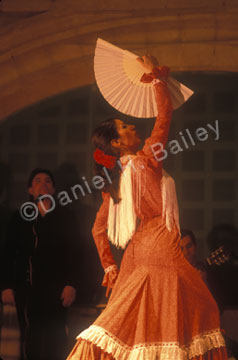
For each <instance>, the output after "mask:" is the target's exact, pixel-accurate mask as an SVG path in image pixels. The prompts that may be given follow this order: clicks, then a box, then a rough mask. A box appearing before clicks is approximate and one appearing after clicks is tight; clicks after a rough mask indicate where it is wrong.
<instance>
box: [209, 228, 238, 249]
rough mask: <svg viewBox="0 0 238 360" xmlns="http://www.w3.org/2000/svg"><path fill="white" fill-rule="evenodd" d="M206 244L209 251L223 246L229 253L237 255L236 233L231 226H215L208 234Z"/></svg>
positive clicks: (237, 233)
mask: <svg viewBox="0 0 238 360" xmlns="http://www.w3.org/2000/svg"><path fill="white" fill-rule="evenodd" d="M207 244H208V248H209V250H210V251H214V250H215V249H217V248H218V247H220V246H225V247H226V248H227V249H229V250H230V251H232V252H234V253H237V254H238V231H237V229H236V227H235V226H234V225H232V224H219V225H216V226H214V227H213V228H212V230H211V231H210V232H209V233H208V236H207Z"/></svg>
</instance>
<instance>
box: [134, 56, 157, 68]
mask: <svg viewBox="0 0 238 360" xmlns="http://www.w3.org/2000/svg"><path fill="white" fill-rule="evenodd" d="M136 60H137V61H138V62H139V63H140V64H141V65H142V66H144V68H145V69H147V70H149V71H150V72H152V70H153V69H154V68H155V67H157V66H158V65H159V63H158V61H157V59H156V58H155V57H154V56H152V55H145V56H141V57H139V58H137V59H136Z"/></svg>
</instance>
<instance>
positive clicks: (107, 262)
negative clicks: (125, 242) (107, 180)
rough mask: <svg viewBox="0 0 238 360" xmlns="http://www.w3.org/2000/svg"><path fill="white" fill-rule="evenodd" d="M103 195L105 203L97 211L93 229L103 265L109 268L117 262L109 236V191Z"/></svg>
mask: <svg viewBox="0 0 238 360" xmlns="http://www.w3.org/2000/svg"><path fill="white" fill-rule="evenodd" d="M102 196H103V203H102V205H101V207H100V209H99V211H98V213H97V216H96V220H95V222H94V225H93V229H92V234H93V238H94V241H95V244H96V247H97V250H98V254H99V257H100V260H101V264H102V267H103V268H104V270H105V269H107V268H109V266H111V265H115V264H116V262H115V260H114V258H113V255H112V252H111V248H110V244H109V240H108V236H107V219H108V209H109V200H110V195H109V194H108V193H103V194H102Z"/></svg>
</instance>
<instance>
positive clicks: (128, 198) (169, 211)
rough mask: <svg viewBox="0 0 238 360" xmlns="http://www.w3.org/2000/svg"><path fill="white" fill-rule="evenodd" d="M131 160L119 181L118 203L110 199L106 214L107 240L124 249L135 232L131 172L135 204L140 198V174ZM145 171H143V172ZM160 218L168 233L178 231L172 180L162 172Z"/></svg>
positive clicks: (175, 198)
mask: <svg viewBox="0 0 238 360" xmlns="http://www.w3.org/2000/svg"><path fill="white" fill-rule="evenodd" d="M132 161H133V159H132V160H130V161H129V162H128V164H127V165H126V167H125V168H124V170H123V172H122V174H121V179H120V198H121V200H120V202H119V203H117V204H114V202H113V200H112V198H110V203H109V213H108V238H109V240H110V241H111V243H112V244H114V245H116V246H117V247H121V248H122V249H125V247H126V245H127V244H128V242H129V241H130V239H131V238H132V236H133V234H134V233H135V230H136V220H137V218H136V213H135V209H134V203H133V196H132V173H131V172H132V171H136V172H137V174H136V175H137V181H138V194H137V196H136V197H137V199H136V201H137V203H138V202H139V203H140V198H141V195H142V194H141V176H140V172H141V171H143V170H141V169H140V170H138V169H135V168H134V167H133V164H132ZM144 171H145V170H144ZM161 196H162V218H163V220H164V222H165V224H166V227H167V229H168V231H172V229H173V227H174V226H175V225H176V226H177V228H178V229H179V210H178V203H177V196H176V190H175V183H174V180H173V178H172V177H171V176H170V175H169V174H168V173H167V172H166V171H165V170H162V178H161Z"/></svg>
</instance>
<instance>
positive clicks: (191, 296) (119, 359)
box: [68, 71, 227, 360]
mask: <svg viewBox="0 0 238 360" xmlns="http://www.w3.org/2000/svg"><path fill="white" fill-rule="evenodd" d="M156 77H158V71H157V72H156V71H154V72H153V74H152V78H156ZM154 88H155V91H156V97H157V104H158V116H157V119H156V122H155V125H154V128H153V131H152V133H151V136H150V137H149V138H148V139H147V140H146V142H145V145H144V147H143V149H142V150H141V151H140V152H138V153H137V156H136V157H135V158H134V159H133V165H134V167H135V169H136V171H135V172H132V174H134V175H132V176H133V177H134V179H133V182H132V183H133V188H132V194H133V197H134V199H135V198H136V196H137V195H136V194H138V187H139V186H140V199H139V200H140V201H139V202H138V201H135V202H134V206H135V212H136V215H137V217H138V218H139V219H140V224H139V226H138V228H137V229H136V232H135V234H134V235H133V237H132V239H131V241H130V242H129V245H128V246H127V248H126V250H125V253H124V256H123V259H122V263H121V267H120V272H119V275H118V278H117V280H116V283H115V285H114V287H113V290H112V293H111V296H110V299H109V302H108V304H107V307H106V309H105V310H104V311H103V312H102V314H101V315H100V316H99V317H98V318H97V319H96V321H95V322H94V323H93V324H92V325H91V326H90V327H89V328H88V329H86V330H84V331H83V332H82V333H80V334H79V335H78V337H77V343H76V345H75V347H74V348H73V350H72V352H71V354H70V355H69V356H68V360H83V359H85V360H190V359H193V360H195V359H196V360H212V359H213V360H222V359H223V360H224V359H227V355H226V349H225V344H224V339H223V336H222V334H221V330H220V323H219V312H218V308H217V305H216V303H215V301H214V299H213V297H212V295H211V293H210V292H209V290H208V288H207V286H206V285H205V283H204V282H203V280H202V278H201V277H200V275H199V273H198V271H197V270H196V269H194V268H193V267H192V266H191V265H190V264H189V263H188V262H187V260H186V259H185V258H184V256H183V254H182V251H181V249H180V246H179V240H180V235H179V231H178V228H177V227H176V226H174V227H173V229H172V230H171V231H168V229H167V228H166V225H165V222H164V220H163V218H162V199H161V188H160V179H161V176H162V161H158V159H157V160H156V159H155V157H154V155H153V152H152V150H151V145H154V144H156V143H160V144H163V146H165V144H166V141H167V137H168V132H169V124H170V119H171V115H172V106H171V101H170V95H169V92H168V89H167V85H166V82H164V81H161V82H156V83H155V85H154ZM138 174H140V176H138ZM138 179H140V184H138V183H137V181H138ZM109 200H110V198H109V194H103V203H102V205H101V207H100V209H99V211H98V213H97V217H96V220H95V224H94V227H93V236H94V240H95V242H96V245H97V249H98V252H99V256H100V259H101V263H102V266H103V267H104V269H109V270H110V268H112V269H113V266H112V265H114V264H115V262H114V259H113V256H112V254H111V251H110V246H109V241H108V236H107V219H108V210H109ZM112 271H113V270H112ZM107 279H108V272H106V274H105V278H104V283H107Z"/></svg>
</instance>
